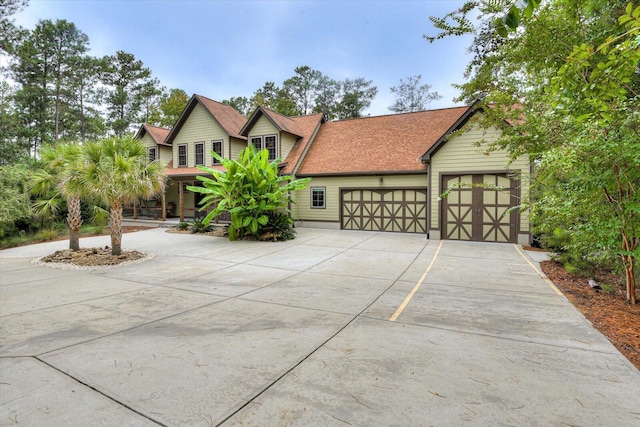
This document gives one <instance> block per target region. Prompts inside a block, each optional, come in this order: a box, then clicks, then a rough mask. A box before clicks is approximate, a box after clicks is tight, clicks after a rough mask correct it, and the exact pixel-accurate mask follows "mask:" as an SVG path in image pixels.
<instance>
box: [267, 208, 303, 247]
mask: <svg viewBox="0 0 640 427" xmlns="http://www.w3.org/2000/svg"><path fill="white" fill-rule="evenodd" d="M267 217H268V220H267V223H266V224H265V225H264V226H263V227H262V228H261V229H260V237H259V239H260V240H273V241H274V242H277V241H278V240H282V241H285V240H291V239H293V238H295V234H296V231H295V230H294V229H293V227H292V226H293V220H292V219H291V217H290V216H289V215H287V214H286V213H284V212H268V213H267Z"/></svg>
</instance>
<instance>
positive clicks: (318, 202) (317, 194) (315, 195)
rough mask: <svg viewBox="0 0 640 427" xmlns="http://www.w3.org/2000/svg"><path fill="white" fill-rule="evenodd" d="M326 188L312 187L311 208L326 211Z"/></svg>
mask: <svg viewBox="0 0 640 427" xmlns="http://www.w3.org/2000/svg"><path fill="white" fill-rule="evenodd" d="M326 191H327V189H326V187H311V207H312V208H314V209H324V208H325V207H326V197H325V193H326Z"/></svg>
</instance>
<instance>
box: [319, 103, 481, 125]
mask: <svg viewBox="0 0 640 427" xmlns="http://www.w3.org/2000/svg"><path fill="white" fill-rule="evenodd" d="M470 107H471V105H457V106H454V107H442V108H434V109H432V110H420V111H403V112H402V113H390V114H380V115H379V116H365V117H349V118H347V119H340V120H332V121H331V123H336V122H346V121H350V120H364V119H377V118H380V117H391V116H405V115H408V114H420V113H432V112H436V111H444V110H455V109H458V108H470Z"/></svg>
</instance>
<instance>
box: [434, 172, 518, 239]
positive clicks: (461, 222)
mask: <svg viewBox="0 0 640 427" xmlns="http://www.w3.org/2000/svg"><path fill="white" fill-rule="evenodd" d="M441 182H442V191H443V192H444V191H445V190H446V189H447V188H450V186H451V192H450V193H449V195H448V196H447V197H445V198H443V200H442V209H441V214H440V215H441V224H442V237H443V238H444V239H451V240H474V241H480V242H516V240H517V225H518V224H517V221H518V216H517V213H516V211H515V210H514V211H511V212H507V211H508V209H509V208H510V207H512V206H515V205H517V204H518V187H517V182H518V181H516V180H514V179H510V178H509V177H507V175H506V174H483V175H479V174H476V175H471V174H470V175H454V176H446V175H445V176H443V177H442V180H441Z"/></svg>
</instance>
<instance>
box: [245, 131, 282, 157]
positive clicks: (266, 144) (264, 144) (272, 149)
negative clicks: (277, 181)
mask: <svg viewBox="0 0 640 427" xmlns="http://www.w3.org/2000/svg"><path fill="white" fill-rule="evenodd" d="M251 144H252V145H253V146H254V147H255V148H256V151H260V150H267V151H269V160H270V161H273V160H275V159H277V158H278V137H277V136H276V135H267V136H254V137H252V138H251Z"/></svg>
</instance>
